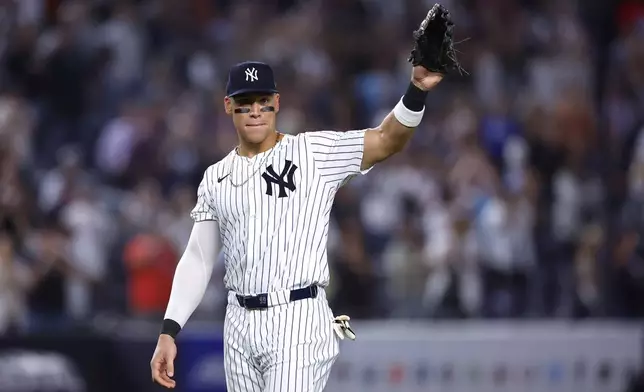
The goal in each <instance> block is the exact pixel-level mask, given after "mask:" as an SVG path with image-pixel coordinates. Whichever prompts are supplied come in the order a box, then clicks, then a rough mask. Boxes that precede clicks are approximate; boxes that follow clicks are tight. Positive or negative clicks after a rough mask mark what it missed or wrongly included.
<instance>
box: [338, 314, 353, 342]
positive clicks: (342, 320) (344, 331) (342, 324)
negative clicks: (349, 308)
mask: <svg viewBox="0 0 644 392" xmlns="http://www.w3.org/2000/svg"><path fill="white" fill-rule="evenodd" d="M349 320H351V318H350V317H349V316H345V315H341V316H338V317H336V318H334V319H333V330H334V331H335V334H336V335H338V337H339V338H340V339H341V340H344V338H345V337H346V338H349V339H351V340H356V333H355V332H353V330H352V329H351V326H350V325H349Z"/></svg>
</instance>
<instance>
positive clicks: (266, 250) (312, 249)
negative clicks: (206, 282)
mask: <svg viewBox="0 0 644 392" xmlns="http://www.w3.org/2000/svg"><path fill="white" fill-rule="evenodd" d="M364 135H365V131H364V130H357V131H347V132H335V131H316V132H307V133H301V134H299V135H297V136H291V135H284V137H283V139H282V140H281V141H280V142H278V143H277V145H276V146H275V147H273V148H272V149H270V150H268V151H265V152H263V153H261V154H258V155H256V156H254V157H253V158H247V157H242V156H240V155H238V154H237V152H236V149H235V150H233V151H231V152H230V153H229V154H228V155H227V156H226V157H225V158H223V159H222V160H221V161H219V162H217V163H215V164H214V165H212V166H210V167H209V168H208V169H207V170H206V172H205V174H204V177H203V180H202V181H201V184H200V185H199V190H198V200H197V204H196V206H195V208H194V209H193V211H192V213H191V216H192V218H193V219H194V220H195V221H197V222H198V221H203V220H216V221H217V222H218V223H219V229H220V233H221V243H222V247H223V252H224V256H225V257H224V258H225V270H226V273H225V276H224V284H225V285H226V288H227V289H229V290H232V291H234V292H236V293H240V294H244V295H255V294H259V293H268V292H274V291H279V290H292V289H296V288H301V287H306V286H309V285H312V284H318V285H320V286H323V287H325V286H327V285H328V282H329V267H328V263H327V235H328V230H329V215H330V212H331V207H332V205H333V199H334V197H335V194H336V192H337V190H338V188H340V186H342V185H343V184H344V183H346V182H347V181H348V180H349V179H350V178H351V177H353V176H355V175H358V174H360V173H363V174H364V173H366V171H368V170H366V171H363V172H361V171H360V165H361V163H362V155H363V150H364Z"/></svg>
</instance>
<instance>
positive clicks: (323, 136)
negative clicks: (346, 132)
mask: <svg viewBox="0 0 644 392" xmlns="http://www.w3.org/2000/svg"><path fill="white" fill-rule="evenodd" d="M341 133H342V132H340V131H331V130H327V129H321V130H311V131H305V132H301V133H299V134H298V135H297V137H299V138H300V140H302V141H303V142H305V143H323V142H324V141H325V140H326V141H335V140H337V139H338V136H339V134H341Z"/></svg>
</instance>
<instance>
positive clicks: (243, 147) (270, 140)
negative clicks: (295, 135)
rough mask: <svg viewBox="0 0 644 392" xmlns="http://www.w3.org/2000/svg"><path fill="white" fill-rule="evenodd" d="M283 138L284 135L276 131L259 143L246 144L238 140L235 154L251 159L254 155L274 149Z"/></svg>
mask: <svg viewBox="0 0 644 392" xmlns="http://www.w3.org/2000/svg"><path fill="white" fill-rule="evenodd" d="M283 137H284V134H282V133H279V132H278V131H273V132H271V133H270V134H269V136H268V137H267V138H266V139H264V140H263V141H262V142H261V143H248V142H246V141H244V140H242V139H240V140H239V146H238V147H237V154H239V155H240V156H243V157H248V158H252V157H254V156H255V155H258V154H261V153H263V152H265V151H268V150H270V149H271V148H273V147H275V145H276V144H277V143H278V142H279V141H280V140H282V138H283Z"/></svg>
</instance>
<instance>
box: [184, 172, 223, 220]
mask: <svg viewBox="0 0 644 392" xmlns="http://www.w3.org/2000/svg"><path fill="white" fill-rule="evenodd" d="M214 186H215V174H214V170H212V167H209V168H208V169H206V172H205V173H204V175H203V179H202V180H201V183H200V184H199V188H198V189H197V204H196V205H195V207H194V208H193V209H192V211H191V212H190V217H191V218H192V219H193V220H194V221H195V222H203V221H208V220H212V221H216V220H217V214H216V213H215V208H214V205H215V204H214V198H213V196H214V192H213V187H214Z"/></svg>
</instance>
